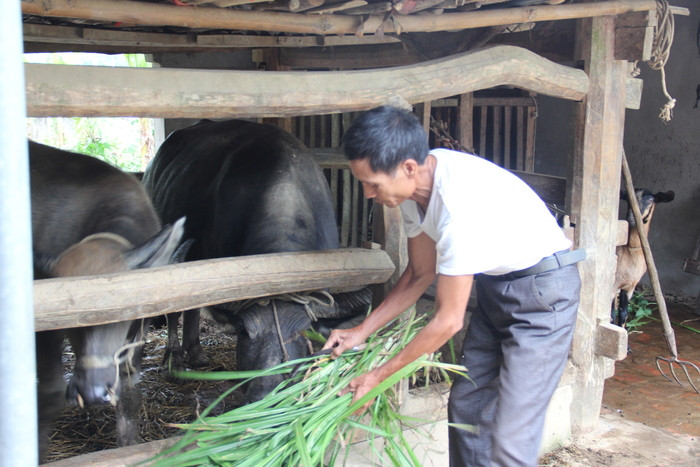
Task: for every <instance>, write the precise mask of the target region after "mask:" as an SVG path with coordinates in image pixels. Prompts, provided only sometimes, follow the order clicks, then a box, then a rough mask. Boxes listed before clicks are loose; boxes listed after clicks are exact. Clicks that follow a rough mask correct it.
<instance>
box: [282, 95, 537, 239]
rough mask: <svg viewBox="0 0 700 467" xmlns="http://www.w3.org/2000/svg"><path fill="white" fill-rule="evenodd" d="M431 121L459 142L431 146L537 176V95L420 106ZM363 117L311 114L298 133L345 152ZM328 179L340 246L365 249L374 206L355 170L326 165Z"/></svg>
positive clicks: (317, 145)
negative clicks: (349, 132)
mask: <svg viewBox="0 0 700 467" xmlns="http://www.w3.org/2000/svg"><path fill="white" fill-rule="evenodd" d="M416 112H417V113H418V114H420V116H422V118H423V121H424V122H426V126H427V120H428V116H429V115H430V116H432V118H433V119H434V120H437V121H440V122H444V123H445V124H446V125H447V128H448V129H450V130H449V131H450V132H451V136H452V137H453V138H456V139H454V140H450V141H446V140H444V139H440V137H436V136H435V135H431V140H432V141H431V147H441V146H448V144H447V143H450V144H453V145H454V144H458V145H461V147H463V148H464V149H466V150H468V151H469V150H472V149H471V148H472V147H474V145H476V151H475V152H476V153H477V154H479V155H481V156H483V157H486V158H487V159H489V160H491V161H493V162H494V163H496V164H498V165H500V166H501V167H504V168H506V169H509V170H517V171H521V172H534V167H535V164H534V153H535V128H536V118H537V110H536V101H535V95H534V94H533V93H531V94H530V96H529V97H528V96H523V97H478V96H474V95H473V93H467V94H462V95H461V96H457V97H453V98H448V99H440V100H436V101H433V102H429V103H427V104H421V105H417V106H416ZM356 115H357V113H354V112H350V113H343V114H330V115H311V116H301V117H296V118H293V122H292V133H293V134H294V135H295V136H296V137H297V138H299V139H300V140H301V141H303V142H304V144H306V145H307V146H308V147H310V148H312V149H314V150H323V149H330V150H332V151H335V152H339V151H340V150H341V148H340V146H341V141H342V136H343V134H344V131H345V129H347V128H349V126H350V124H351V122H352V120H353V119H354V118H355V116H356ZM322 167H323V168H324V172H325V174H326V178H327V179H328V183H329V187H330V190H331V196H332V200H333V206H334V208H335V213H336V219H337V222H338V235H339V239H340V245H341V246H343V247H360V246H362V245H363V244H364V243H365V242H368V241H369V242H371V241H374V240H373V238H372V228H371V225H372V220H371V217H372V211H371V209H372V203H371V201H368V200H367V199H365V197H364V196H363V193H362V186H361V184H360V183H359V182H358V181H357V180H356V179H355V178H354V177H353V176H352V174H351V172H350V170H349V169H347V168H346V167H340V166H338V165H337V164H335V163H333V164H326V165H325V166H324V165H323V164H322Z"/></svg>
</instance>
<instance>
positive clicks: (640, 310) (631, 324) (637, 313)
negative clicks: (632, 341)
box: [626, 292, 656, 332]
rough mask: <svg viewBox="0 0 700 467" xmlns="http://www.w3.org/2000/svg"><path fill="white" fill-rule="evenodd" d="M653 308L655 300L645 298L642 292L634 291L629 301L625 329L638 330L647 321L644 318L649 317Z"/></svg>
mask: <svg viewBox="0 0 700 467" xmlns="http://www.w3.org/2000/svg"><path fill="white" fill-rule="evenodd" d="M655 308H656V302H652V301H650V300H647V299H646V297H645V296H644V293H643V292H634V294H632V298H631V299H630V303H629V317H628V319H627V325H626V327H627V331H628V332H634V331H639V328H641V327H642V326H643V325H645V324H647V323H648V322H649V321H646V319H647V318H650V317H651V315H652V313H653V312H654V309H655Z"/></svg>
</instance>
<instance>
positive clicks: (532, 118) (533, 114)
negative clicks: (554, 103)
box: [523, 93, 537, 172]
mask: <svg viewBox="0 0 700 467" xmlns="http://www.w3.org/2000/svg"><path fill="white" fill-rule="evenodd" d="M530 95H532V96H533V99H535V98H536V97H535V96H534V94H533V93H530ZM523 110H524V111H525V112H527V120H526V124H527V126H526V129H525V169H524V170H525V171H526V172H534V171H535V127H536V123H537V107H525V108H524V109H523Z"/></svg>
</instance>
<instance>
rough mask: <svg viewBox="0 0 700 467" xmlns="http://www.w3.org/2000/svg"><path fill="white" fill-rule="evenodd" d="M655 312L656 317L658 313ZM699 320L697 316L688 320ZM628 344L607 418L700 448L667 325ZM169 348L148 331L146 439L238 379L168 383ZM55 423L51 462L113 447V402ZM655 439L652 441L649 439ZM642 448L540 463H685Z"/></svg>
mask: <svg viewBox="0 0 700 467" xmlns="http://www.w3.org/2000/svg"><path fill="white" fill-rule="evenodd" d="M667 305H668V308H669V314H670V316H671V321H672V322H674V323H684V325H686V326H688V327H692V328H694V329H696V330H698V329H700V321H697V318H699V317H698V316H697V315H694V314H693V313H692V310H693V307H694V301H688V300H681V299H677V298H674V297H668V298H667ZM654 316H658V312H655V313H654ZM693 319H695V320H696V321H688V320H693ZM205 327H206V322H205ZM205 331H206V332H205V333H204V334H203V335H204V337H203V345H204V346H205V349H206V351H207V355H208V356H209V358H210V360H211V365H210V366H208V367H207V368H205V369H204V370H224V371H225V370H233V369H234V367H233V366H234V360H235V359H234V358H233V356H234V352H235V337H233V336H231V335H229V334H226V333H225V332H223V331H221V330H215V329H205ZM674 331H675V333H676V340H677V346H678V353H679V356H680V358H682V359H685V360H689V361H692V362H694V363H696V364H700V345H698V344H699V343H700V335H699V334H698V333H697V332H695V331H692V330H689V329H686V328H683V327H681V326H680V325H679V324H674ZM629 343H630V354H629V356H628V357H627V359H625V360H623V361H622V362H618V363H617V365H616V372H615V376H613V377H612V378H610V379H609V380H607V381H606V385H605V392H604V396H603V407H602V411H601V415H602V417H608V419H610V420H611V418H610V417H612V418H615V419H619V418H624V419H626V420H629V421H633V422H639V423H641V424H644V425H645V426H648V427H654V428H658V429H659V430H661V431H662V432H664V433H668V434H670V435H673V436H682V437H684V439H686V440H688V441H689V442H690V443H696V444H698V445H700V443H698V442H697V440H698V438H699V437H700V395H698V394H696V393H695V392H694V391H693V390H692V389H691V388H690V387H689V385H688V384H687V379H686V378H685V376H684V374H683V373H682V371H681V372H680V373H679V372H678V371H677V374H678V375H679V379H680V380H681V381H682V382H683V383H684V386H683V387H681V386H678V385H677V384H676V383H675V382H673V383H672V382H669V381H667V380H666V379H664V378H663V377H662V376H661V374H660V373H659V372H658V370H657V369H656V366H655V364H654V360H655V358H656V357H657V356H659V355H660V356H668V350H667V347H666V344H665V340H664V336H663V332H662V327H661V324H660V323H659V322H658V321H654V320H649V322H648V323H647V324H645V325H644V326H642V328H641V331H640V332H636V333H632V334H630V339H629ZM164 345H165V329H164V328H156V329H153V330H152V331H151V332H150V333H149V336H148V341H147V344H146V351H145V358H144V362H143V372H142V374H143V376H142V391H143V393H144V405H143V410H142V413H143V419H144V423H143V430H142V438H143V440H144V441H153V440H158V439H164V438H167V437H172V436H174V435H175V434H176V433H177V432H178V428H177V427H176V426H174V425H176V424H178V423H187V422H189V421H192V420H193V419H194V418H195V417H196V414H197V413H198V412H201V411H202V410H203V409H204V408H205V407H207V406H208V404H209V403H210V402H211V401H212V400H213V399H214V398H215V397H217V396H218V395H219V394H221V392H223V391H224V390H225V389H227V388H228V387H230V385H231V384H232V383H230V382H225V381H224V382H205V381H189V382H182V381H180V382H178V381H171V380H169V379H168V378H167V376H166V375H165V374H164V372H163V370H162V368H161V359H162V355H163V349H164ZM70 358H71V356H70V354H67V355H66V365H67V368H69V367H70ZM693 371H694V370H692V371H691V372H690V375H691V377H694V381H695V384H696V386H698V388H699V389H700V374H699V373H698V372H695V374H693ZM239 401H240V394H234V396H232V397H231V398H229V399H228V400H227V401H225V403H224V405H223V406H222V407H221V409H220V410H221V411H223V410H229V409H231V408H233V407H236V406H237V405H238V404H239ZM56 426H57V428H58V429H57V430H56V432H55V434H54V436H53V438H52V440H51V453H50V460H51V461H56V460H59V459H63V458H67V457H72V456H75V455H79V454H85V453H88V452H93V451H98V450H103V449H109V448H113V447H115V445H114V439H115V435H114V432H115V421H114V409H113V408H111V407H97V408H88V409H85V410H79V409H78V408H77V407H67V408H66V410H64V412H63V415H62V417H61V419H60V420H59V421H58V423H57V425H56ZM635 436H636V435H635ZM637 437H638V438H639V436H637ZM635 442H637V441H635ZM639 442H645V441H639ZM656 442H658V441H656V440H655V439H649V441H648V444H653V443H656ZM640 450H641V448H638V447H635V446H631V443H630V442H626V441H623V440H621V441H620V443H618V444H616V443H615V442H612V443H606V444H605V445H601V444H600V443H595V442H591V440H590V439H588V440H575V442H574V443H573V444H571V445H570V446H567V447H565V448H562V449H559V450H557V451H554V452H552V453H550V454H548V455H547V456H544V457H543V458H542V459H541V462H540V465H541V466H547V467H554V466H571V467H578V466H593V465H606V466H619V467H623V466H624V467H626V466H630V467H631V466H635V467H641V466H647V465H681V464H669V463H658V464H656V463H649V461H648V459H649V458H648V457H644V456H643V455H641V454H639V453H638V451H640ZM698 455H699V456H700V452H699V454H698ZM697 461H698V462H697V463H691V464H687V465H700V457H699V458H698V459H697ZM682 465H686V464H682Z"/></svg>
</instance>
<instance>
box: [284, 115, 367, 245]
mask: <svg viewBox="0 0 700 467" xmlns="http://www.w3.org/2000/svg"><path fill="white" fill-rule="evenodd" d="M356 115H357V114H356V113H344V114H331V115H311V116H305V117H297V118H295V119H294V123H293V125H292V130H293V131H292V133H293V134H294V135H295V136H296V137H297V138H299V139H300V140H301V141H302V142H304V144H306V145H307V146H308V147H309V148H312V149H314V150H318V149H324V148H327V149H330V150H332V151H340V145H341V141H342V136H343V134H344V131H345V129H347V128H348V127H349V126H350V124H351V122H352V120H353V118H354V117H355V116H356ZM321 167H323V169H324V173H325V174H326V178H327V180H328V184H329V187H330V190H331V198H332V201H333V206H334V208H335V214H336V219H337V223H338V235H339V239H340V246H341V247H360V246H362V245H363V244H364V243H365V242H368V241H369V242H371V241H372V231H371V229H370V227H369V226H370V225H371V223H370V217H371V206H372V204H371V202H369V201H368V200H367V199H365V197H364V194H363V192H362V185H361V184H360V183H359V182H358V181H357V180H356V179H355V177H353V176H352V173H351V172H350V169H348V168H347V167H346V166H343V167H339V166H337V164H335V163H333V164H323V163H321Z"/></svg>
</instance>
